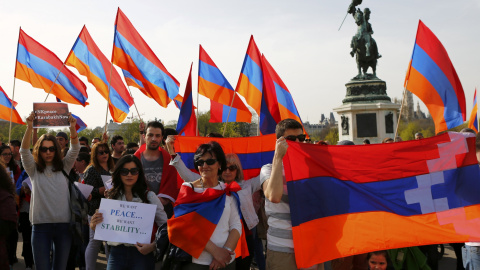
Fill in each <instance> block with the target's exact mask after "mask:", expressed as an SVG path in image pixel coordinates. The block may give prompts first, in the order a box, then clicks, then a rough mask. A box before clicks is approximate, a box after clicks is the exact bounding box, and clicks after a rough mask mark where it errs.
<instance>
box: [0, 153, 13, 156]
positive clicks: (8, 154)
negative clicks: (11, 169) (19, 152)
mask: <svg viewBox="0 0 480 270" xmlns="http://www.w3.org/2000/svg"><path fill="white" fill-rule="evenodd" d="M11 155H12V153H2V156H3V157H9V156H11Z"/></svg>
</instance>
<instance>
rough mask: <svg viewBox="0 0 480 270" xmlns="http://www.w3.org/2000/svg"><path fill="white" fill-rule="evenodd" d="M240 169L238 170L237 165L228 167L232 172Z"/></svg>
mask: <svg viewBox="0 0 480 270" xmlns="http://www.w3.org/2000/svg"><path fill="white" fill-rule="evenodd" d="M237 169H238V168H237V165H230V166H228V167H227V170H230V171H236V170H237Z"/></svg>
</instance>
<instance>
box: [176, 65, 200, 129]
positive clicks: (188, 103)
mask: <svg viewBox="0 0 480 270" xmlns="http://www.w3.org/2000/svg"><path fill="white" fill-rule="evenodd" d="M192 66H193V63H192ZM192 66H190V73H189V74H188V80H187V86H186V87H185V100H184V101H183V102H182V103H180V106H181V107H180V114H179V115H178V122H177V132H178V134H180V135H183V136H196V135H197V117H196V116H195V111H194V108H195V107H194V106H193V96H192ZM176 102H177V101H176Z"/></svg>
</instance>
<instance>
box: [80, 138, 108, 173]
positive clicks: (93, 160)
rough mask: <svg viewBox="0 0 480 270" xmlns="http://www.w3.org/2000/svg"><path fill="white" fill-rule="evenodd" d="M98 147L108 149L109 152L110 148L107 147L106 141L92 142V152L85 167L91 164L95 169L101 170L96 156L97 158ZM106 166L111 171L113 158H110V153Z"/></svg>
mask: <svg viewBox="0 0 480 270" xmlns="http://www.w3.org/2000/svg"><path fill="white" fill-rule="evenodd" d="M100 147H103V151H108V152H109V153H110V148H108V144H107V143H103V142H98V143H96V144H94V145H93V147H92V153H91V155H90V164H89V165H88V167H87V169H88V168H90V167H91V166H93V167H94V168H95V169H97V171H99V172H100V171H102V169H103V168H102V166H101V165H100V163H99V162H98V158H97V154H98V152H99V148H100ZM107 166H108V170H109V171H111V170H112V169H113V167H114V163H113V158H112V155H110V154H109V155H108V160H107Z"/></svg>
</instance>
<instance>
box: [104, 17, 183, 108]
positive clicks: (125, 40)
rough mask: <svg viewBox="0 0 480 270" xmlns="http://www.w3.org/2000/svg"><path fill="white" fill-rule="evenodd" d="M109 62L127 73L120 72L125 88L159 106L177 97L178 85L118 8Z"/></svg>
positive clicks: (165, 104)
mask: <svg viewBox="0 0 480 270" xmlns="http://www.w3.org/2000/svg"><path fill="white" fill-rule="evenodd" d="M112 62H113V63H114V64H115V65H117V66H119V67H120V68H121V69H123V70H126V71H127V72H128V73H125V72H124V75H125V81H126V82H127V84H128V85H130V86H133V87H137V88H139V89H140V90H141V91H142V93H144V94H145V95H146V96H148V97H150V98H153V99H154V100H155V101H156V102H157V103H158V104H160V106H162V107H165V108H166V107H167V105H168V103H170V101H172V99H174V98H175V97H176V96H177V95H178V89H179V86H180V83H179V82H178V81H177V80H176V79H175V78H174V77H173V76H172V75H171V74H170V73H169V72H168V71H167V69H166V68H165V66H164V65H163V64H162V62H160V60H159V59H158V58H157V56H156V55H155V53H154V52H153V51H152V49H150V47H149V46H148V44H147V43H146V42H145V40H144V39H143V38H142V36H140V34H139V33H138V32H137V30H136V29H135V27H133V24H132V23H131V22H130V20H128V18H127V16H125V14H124V13H123V12H122V11H121V10H120V8H119V9H118V12H117V18H116V20H115V41H114V45H113V53H112ZM127 76H128V77H127Z"/></svg>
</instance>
